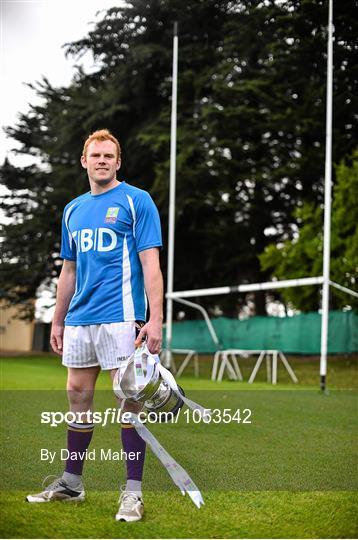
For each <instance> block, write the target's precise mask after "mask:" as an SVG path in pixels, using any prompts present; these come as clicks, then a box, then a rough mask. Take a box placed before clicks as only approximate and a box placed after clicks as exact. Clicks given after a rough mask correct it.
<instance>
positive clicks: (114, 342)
mask: <svg viewBox="0 0 358 540" xmlns="http://www.w3.org/2000/svg"><path fill="white" fill-rule="evenodd" d="M135 339H136V323H135V322H134V321H130V322H120V323H108V324H91V325H89V326H65V332H64V337H63V356H62V364H63V365H64V366H67V367H71V368H87V367H93V366H100V367H101V368H102V369H104V370H106V369H117V368H119V367H120V365H121V363H122V364H123V362H125V361H126V360H127V358H128V356H130V355H131V354H132V353H133V352H134V349H135V346H134V342H135Z"/></svg>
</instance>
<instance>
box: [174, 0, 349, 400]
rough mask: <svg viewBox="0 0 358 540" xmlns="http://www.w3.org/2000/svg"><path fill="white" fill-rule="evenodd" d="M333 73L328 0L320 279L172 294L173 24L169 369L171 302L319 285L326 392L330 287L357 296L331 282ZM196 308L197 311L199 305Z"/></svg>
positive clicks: (331, 18) (331, 16)
mask: <svg viewBox="0 0 358 540" xmlns="http://www.w3.org/2000/svg"><path fill="white" fill-rule="evenodd" d="M332 73H333V0H329V8H328V37H327V91H326V94H327V99H326V154H325V182H324V186H325V189H324V233H323V275H322V276H318V277H308V278H299V279H290V280H281V281H272V282H266V283H252V284H243V285H235V286H228V287H213V288H209V289H197V290H187V291H177V292H174V291H173V276H174V232H175V182H176V126H177V77H178V25H177V23H176V22H175V23H174V35H173V74H172V112H171V146H170V185H169V230H168V271H167V292H166V300H167V311H166V355H165V364H166V365H167V366H170V365H171V361H172V357H171V344H172V324H173V300H175V299H177V300H178V301H182V303H185V302H183V300H182V299H183V298H190V297H198V296H207V295H218V294H228V293H232V292H251V291H252V292H254V291H260V290H270V289H279V288H287V287H300V286H306V285H322V322H321V358H320V388H321V390H325V388H326V374H327V342H328V318H329V287H330V285H331V286H333V287H336V288H337V289H339V290H341V291H343V292H346V293H348V294H350V295H352V296H355V297H358V294H357V293H356V292H355V291H352V290H351V289H348V288H347V287H343V286H342V285H339V284H337V283H334V282H332V281H331V280H330V237H331V191H332V97H333V94H332V80H333V77H332ZM196 307H197V308H198V309H199V307H198V305H197V304H196Z"/></svg>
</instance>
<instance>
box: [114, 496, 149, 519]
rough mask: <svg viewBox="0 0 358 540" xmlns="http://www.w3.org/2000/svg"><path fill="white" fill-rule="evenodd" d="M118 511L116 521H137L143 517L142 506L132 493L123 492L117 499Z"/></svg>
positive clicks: (139, 499) (139, 498)
mask: <svg viewBox="0 0 358 540" xmlns="http://www.w3.org/2000/svg"><path fill="white" fill-rule="evenodd" d="M119 503H120V505H119V510H118V512H117V514H116V521H139V520H140V519H142V517H143V513H144V504H143V501H142V499H141V497H139V496H138V495H137V494H136V493H134V492H133V491H123V493H121V496H120V498H119Z"/></svg>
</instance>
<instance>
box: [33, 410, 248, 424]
mask: <svg viewBox="0 0 358 540" xmlns="http://www.w3.org/2000/svg"><path fill="white" fill-rule="evenodd" d="M137 417H138V420H139V422H141V423H142V424H147V423H148V424H156V423H157V422H158V420H160V422H165V423H172V424H177V423H178V422H179V421H181V420H182V419H183V420H184V422H185V423H187V424H189V423H193V424H199V423H202V422H203V423H204V424H221V423H223V424H230V423H236V424H251V423H252V411H251V409H248V408H243V409H232V408H223V409H220V408H215V409H205V410H203V411H201V410H199V409H196V410H190V409H179V411H178V412H177V413H173V412H170V411H169V412H165V411H162V412H159V413H157V412H154V411H140V412H139V413H138V414H137ZM130 419H131V413H129V412H124V411H122V410H121V409H119V408H115V407H108V408H107V409H105V410H104V411H90V410H88V411H85V412H72V411H67V412H65V413H64V412H61V411H42V412H41V415H40V421H41V424H48V425H50V427H58V426H59V425H61V424H71V423H75V424H95V425H99V426H101V427H105V426H107V425H110V424H121V423H129V422H130Z"/></svg>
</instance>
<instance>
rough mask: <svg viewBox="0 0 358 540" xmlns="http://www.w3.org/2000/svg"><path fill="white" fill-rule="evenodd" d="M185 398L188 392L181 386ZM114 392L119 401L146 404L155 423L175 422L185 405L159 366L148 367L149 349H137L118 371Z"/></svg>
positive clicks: (180, 389)
mask: <svg viewBox="0 0 358 540" xmlns="http://www.w3.org/2000/svg"><path fill="white" fill-rule="evenodd" d="M178 388H179V392H180V393H181V394H182V395H183V396H184V395H185V394H184V390H183V389H182V388H181V387H180V386H178ZM113 390H114V393H115V394H116V395H117V397H119V398H122V399H123V398H125V399H131V400H134V401H137V402H140V403H143V405H144V408H145V409H146V410H147V411H148V413H149V414H150V419H151V420H152V421H158V422H165V421H168V420H172V419H173V418H174V417H175V416H176V415H177V414H178V412H179V410H180V408H181V407H182V406H183V405H184V402H183V400H182V399H181V398H180V396H179V395H178V394H177V393H176V392H174V391H173V389H172V388H170V386H169V385H168V384H167V382H165V381H164V380H163V379H162V376H161V374H160V373H159V370H158V365H157V364H155V365H153V364H151V365H149V364H148V354H146V351H145V349H137V351H136V352H135V353H134V354H133V355H131V356H130V357H129V359H128V361H127V364H126V366H125V368H124V369H121V368H120V369H118V371H117V373H116V375H115V378H114V380H113Z"/></svg>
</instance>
